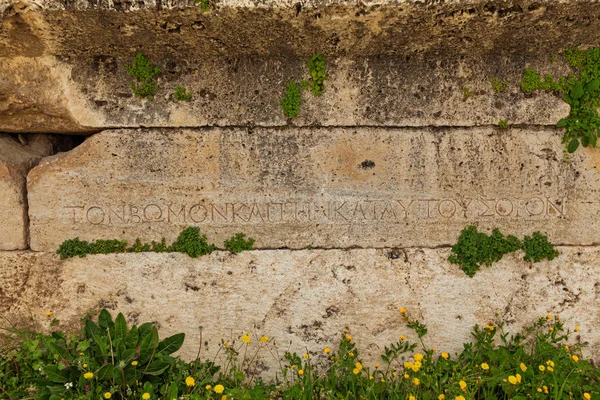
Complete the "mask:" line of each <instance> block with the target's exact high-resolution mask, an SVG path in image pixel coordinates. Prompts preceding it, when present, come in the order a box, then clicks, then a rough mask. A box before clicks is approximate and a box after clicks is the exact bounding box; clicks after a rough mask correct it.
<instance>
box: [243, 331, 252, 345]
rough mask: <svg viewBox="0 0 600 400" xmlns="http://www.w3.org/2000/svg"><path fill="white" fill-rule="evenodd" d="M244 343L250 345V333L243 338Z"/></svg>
mask: <svg viewBox="0 0 600 400" xmlns="http://www.w3.org/2000/svg"><path fill="white" fill-rule="evenodd" d="M242 342H244V343H250V334H249V333H246V334H245V335H244V336H242Z"/></svg>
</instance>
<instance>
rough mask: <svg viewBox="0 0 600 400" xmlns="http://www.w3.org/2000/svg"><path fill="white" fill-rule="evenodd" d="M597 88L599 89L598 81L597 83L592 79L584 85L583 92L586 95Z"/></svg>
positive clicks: (599, 82)
mask: <svg viewBox="0 0 600 400" xmlns="http://www.w3.org/2000/svg"><path fill="white" fill-rule="evenodd" d="M599 87H600V81H598V79H594V80H592V81H591V82H590V83H588V84H587V85H585V91H586V92H588V93H590V92H595V91H596V90H598V88H599Z"/></svg>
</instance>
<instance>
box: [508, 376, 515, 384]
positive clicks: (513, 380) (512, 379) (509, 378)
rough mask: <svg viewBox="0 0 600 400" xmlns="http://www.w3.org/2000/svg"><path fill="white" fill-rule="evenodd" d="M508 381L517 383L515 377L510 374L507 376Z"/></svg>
mask: <svg viewBox="0 0 600 400" xmlns="http://www.w3.org/2000/svg"><path fill="white" fill-rule="evenodd" d="M508 382H509V383H512V384H513V385H516V384H517V378H516V377H514V376H512V375H511V376H509V377H508Z"/></svg>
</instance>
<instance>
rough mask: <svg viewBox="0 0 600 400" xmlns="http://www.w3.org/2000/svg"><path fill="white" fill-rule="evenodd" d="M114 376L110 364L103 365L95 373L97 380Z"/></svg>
mask: <svg viewBox="0 0 600 400" xmlns="http://www.w3.org/2000/svg"><path fill="white" fill-rule="evenodd" d="M113 374H114V368H113V366H112V364H104V365H103V366H102V367H100V369H99V370H98V372H96V378H97V379H99V380H102V379H105V378H106V379H111V378H112V377H113Z"/></svg>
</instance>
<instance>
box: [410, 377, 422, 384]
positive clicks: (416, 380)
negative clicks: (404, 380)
mask: <svg viewBox="0 0 600 400" xmlns="http://www.w3.org/2000/svg"><path fill="white" fill-rule="evenodd" d="M412 383H413V385H415V386H419V384H420V383H421V381H420V380H419V378H413V380H412Z"/></svg>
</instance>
